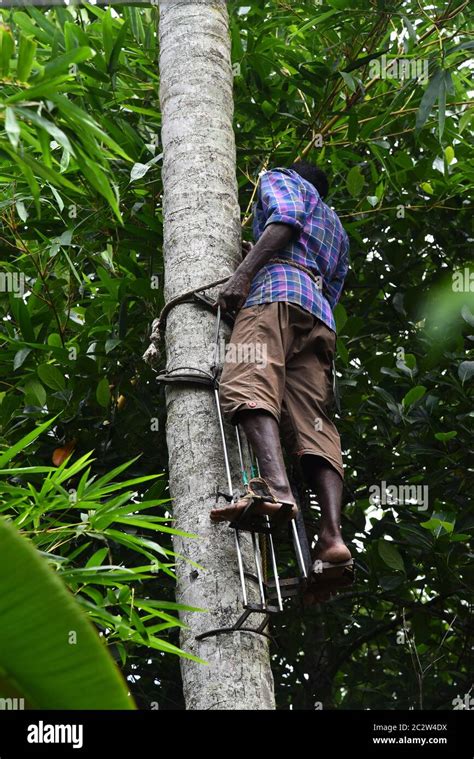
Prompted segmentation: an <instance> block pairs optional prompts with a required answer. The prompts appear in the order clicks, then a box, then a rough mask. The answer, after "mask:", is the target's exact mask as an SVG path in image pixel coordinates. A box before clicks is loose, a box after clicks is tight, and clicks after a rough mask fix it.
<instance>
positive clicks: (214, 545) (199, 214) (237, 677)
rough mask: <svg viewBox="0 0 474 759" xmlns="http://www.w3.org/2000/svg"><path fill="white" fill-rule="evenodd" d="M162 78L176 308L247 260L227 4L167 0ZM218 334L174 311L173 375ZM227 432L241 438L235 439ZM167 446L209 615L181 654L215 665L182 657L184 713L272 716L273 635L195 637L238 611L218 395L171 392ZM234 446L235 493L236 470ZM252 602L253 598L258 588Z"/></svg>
mask: <svg viewBox="0 0 474 759" xmlns="http://www.w3.org/2000/svg"><path fill="white" fill-rule="evenodd" d="M160 81H161V84H160V102H161V112H162V141H163V152H164V163H163V186H164V259H165V298H166V301H168V300H170V299H171V298H173V297H175V296H177V295H179V294H181V293H183V292H185V291H187V290H189V289H191V288H193V287H199V286H200V285H203V284H206V283H207V282H212V281H213V280H216V279H219V278H220V277H223V276H226V275H227V274H229V273H231V272H232V271H233V270H234V269H235V267H236V265H237V264H238V261H239V258H240V252H239V250H240V212H239V207H238V199H237V184H236V166H235V140H234V133H233V128H232V116H233V79H232V67H231V59H230V40H229V33H228V16H227V8H226V3H225V2H224V1H223V0H213V2H209V0H204V1H203V0H194V2H188V1H187V0H166V2H163V3H162V5H160ZM211 295H215V292H214V293H211ZM214 329H215V318H214V317H213V315H212V314H210V313H208V312H206V311H204V310H202V309H201V308H200V307H199V306H197V305H193V304H182V305H178V306H177V307H175V308H174V309H173V310H172V311H171V312H170V314H169V316H168V320H167V329H166V347H167V355H168V360H167V368H168V369H173V368H175V367H178V366H187V367H197V368H201V369H207V370H209V368H210V365H211V362H212V344H213V336H214ZM228 432H229V439H230V440H232V442H234V441H235V432H234V431H233V430H228ZM167 443H168V452H169V472H170V491H171V496H172V499H173V515H174V518H175V520H176V521H175V526H176V527H177V528H178V529H180V530H184V531H187V532H192V533H197V534H198V536H199V537H198V538H197V539H190V538H184V539H182V538H175V540H174V548H175V550H176V552H177V553H178V554H181V556H183V557H187V558H188V559H192V560H193V561H195V562H197V563H198V564H199V565H200V566H199V567H198V568H196V569H194V568H193V567H192V566H191V565H190V564H189V563H187V562H185V561H184V560H183V559H181V558H180V559H178V562H177V579H178V582H177V600H178V602H180V603H182V604H186V605H189V606H193V607H200V608H202V609H207V610H208V612H207V613H199V612H183V613H182V614H181V619H182V620H183V621H184V622H185V623H186V625H188V629H184V630H182V632H181V645H182V647H183V648H184V649H185V650H187V651H189V652H191V653H193V654H195V655H196V656H199V657H200V658H202V659H204V660H205V661H206V662H207V664H198V663H195V662H192V661H189V660H182V667H181V668H182V675H183V686H184V696H185V700H186V705H187V709H219V710H227V709H274V708H275V704H274V696H273V677H272V673H271V668H270V658H269V651H268V641H267V640H266V639H265V638H262V637H261V636H258V635H254V634H252V633H226V634H224V635H220V636H217V637H212V638H208V639H205V640H203V641H196V639H195V636H196V635H197V634H199V633H201V632H204V631H206V630H209V629H211V628H216V627H222V626H228V625H229V624H232V623H233V622H234V621H235V620H236V619H237V618H238V616H239V615H240V613H241V611H242V606H241V590H240V582H239V576H238V571H237V569H238V568H237V560H236V553H235V547H234V536H233V531H232V530H231V529H229V527H228V526H227V525H218V526H216V525H212V524H211V522H210V519H209V511H210V509H211V508H212V507H213V506H215V504H216V496H215V493H216V491H217V490H218V489H219V490H224V491H225V490H227V485H226V478H225V470H224V458H223V453H222V447H221V443H220V437H219V428H218V423H217V416H216V409H215V401H214V398H213V395H212V392H211V391H210V390H208V389H207V388H205V387H198V386H195V387H190V388H188V387H183V386H179V385H172V386H169V387H168V388H167ZM231 448H232V450H231V462H232V471H233V475H234V480H233V482H234V486H237V485H238V484H239V480H238V471H239V469H238V465H237V461H236V450H235V447H234V445H232V447H231ZM245 538H246V539H245V541H244V542H245V553H246V554H247V561H248V560H249V559H250V556H249V547H250V546H249V539H248V536H245ZM250 598H251V600H254V599H255V600H256V595H254V591H252V592H251V594H250ZM256 621H257V622H258V621H259V619H257V620H256Z"/></svg>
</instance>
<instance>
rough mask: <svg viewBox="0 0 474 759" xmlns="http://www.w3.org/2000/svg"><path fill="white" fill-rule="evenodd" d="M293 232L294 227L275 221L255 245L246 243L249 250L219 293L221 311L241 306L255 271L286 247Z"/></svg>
mask: <svg viewBox="0 0 474 759" xmlns="http://www.w3.org/2000/svg"><path fill="white" fill-rule="evenodd" d="M294 232H295V229H294V227H293V226H291V225H290V224H281V223H277V222H276V223H272V224H269V225H268V226H267V227H266V228H265V230H264V232H263V234H262V236H261V237H260V239H259V241H258V242H257V243H256V244H255V245H253V246H251V247H250V244H248V243H247V250H248V251H249V252H248V253H247V255H246V257H245V258H244V260H243V261H242V263H241V264H240V266H239V267H238V268H237V269H236V271H235V273H234V275H233V276H232V277H231V279H229V281H228V282H227V283H226V284H225V285H224V287H223V288H222V290H221V291H220V293H219V298H218V304H219V306H220V307H221V311H222V312H223V313H225V312H226V311H230V312H231V313H232V312H237V311H239V309H241V308H242V306H243V304H244V303H245V301H246V300H247V296H248V294H249V291H250V286H251V284H252V280H253V278H254V277H255V275H256V274H257V272H258V271H260V269H261V268H262V266H265V264H266V263H268V261H269V260H270V259H271V258H272V257H273V256H274V255H275V254H276V253H278V252H279V251H281V250H284V248H286V246H287V245H288V243H289V242H290V240H291V238H292V237H293V234H294Z"/></svg>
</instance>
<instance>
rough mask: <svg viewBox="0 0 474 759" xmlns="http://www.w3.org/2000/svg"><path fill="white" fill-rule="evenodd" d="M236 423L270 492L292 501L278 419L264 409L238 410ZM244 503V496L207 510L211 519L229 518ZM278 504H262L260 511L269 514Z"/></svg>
mask: <svg viewBox="0 0 474 759" xmlns="http://www.w3.org/2000/svg"><path fill="white" fill-rule="evenodd" d="M237 421H238V424H240V425H241V426H242V428H243V430H244V432H245V435H246V437H247V440H248V441H249V443H250V445H251V446H252V449H253V451H254V453H255V456H256V457H257V460H258V464H259V468H260V475H261V477H263V479H264V480H265V481H266V482H267V483H268V485H269V486H270V488H271V490H272V492H273V493H274V495H275V496H276V498H278V499H279V500H281V501H287V502H290V503H294V502H295V500H294V496H293V493H292V491H291V488H290V483H289V482H288V476H287V473H286V468H285V464H284V461H283V453H282V450H281V444H280V431H279V428H278V423H277V421H276V419H275V418H274V417H273V416H272V414H270V413H268V412H266V411H259V410H255V411H247V410H246V411H240V412H239V413H238V415H237ZM246 506H247V502H246V501H245V500H240V501H238V502H237V503H236V504H232V506H226V507H224V508H220V509H213V510H212V511H211V519H213V520H214V521H217V520H219V521H220V520H229V519H235V518H237V516H238V514H239V512H241V511H242V510H243V509H244V508H245V507H246ZM279 508H280V507H279V506H275V505H272V504H270V503H269V504H264V505H263V506H262V507H261V509H259V510H261V511H262V513H265V514H269V515H271V514H273V513H275V512H276V511H278V510H279ZM296 513H297V508H296V506H295V507H294V509H293V513H292V516H293V517H294V516H296Z"/></svg>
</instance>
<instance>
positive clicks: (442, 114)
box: [438, 71, 449, 141]
mask: <svg viewBox="0 0 474 759" xmlns="http://www.w3.org/2000/svg"><path fill="white" fill-rule="evenodd" d="M448 74H449V72H448V71H445V72H444V76H443V77H442V78H441V80H440V83H439V87H438V136H439V139H440V141H441V139H442V137H443V134H444V125H445V122H446V76H447V75H448Z"/></svg>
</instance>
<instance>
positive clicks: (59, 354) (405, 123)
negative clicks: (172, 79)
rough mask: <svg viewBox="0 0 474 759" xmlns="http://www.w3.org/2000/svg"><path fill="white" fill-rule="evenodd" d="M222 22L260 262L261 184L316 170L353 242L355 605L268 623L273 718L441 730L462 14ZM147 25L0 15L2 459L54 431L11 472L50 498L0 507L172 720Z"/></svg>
mask: <svg viewBox="0 0 474 759" xmlns="http://www.w3.org/2000/svg"><path fill="white" fill-rule="evenodd" d="M229 12H230V16H231V33H232V59H233V63H234V70H235V131H236V139H237V157H238V182H239V191H240V200H241V207H242V211H243V221H244V235H245V236H249V235H250V231H249V223H248V221H249V213H250V209H251V203H252V200H253V195H254V191H255V184H256V181H257V179H258V174H259V172H260V171H261V170H262V169H265V168H267V167H271V166H278V165H280V166H281V165H288V164H289V163H290V162H292V161H293V160H295V159H296V157H297V156H303V155H304V156H306V157H307V158H308V159H310V160H314V161H315V162H317V163H319V164H320V165H322V166H324V167H325V168H326V169H327V170H328V173H329V174H330V177H331V181H332V192H331V196H330V199H329V203H330V204H331V205H334V207H335V208H336V210H337V211H338V213H339V214H340V216H341V219H342V221H343V223H344V225H345V227H346V229H347V231H348V233H349V235H350V238H351V263H352V268H351V272H350V275H349V277H348V280H347V283H346V288H345V293H344V296H343V300H342V304H341V305H340V306H339V307H338V309H337V320H338V331H339V337H338V350H339V357H338V370H339V374H340V385H341V392H342V402H343V407H342V413H341V416H340V419H339V422H338V424H339V428H340V431H341V435H342V439H343V448H344V451H345V461H346V467H347V484H348V487H349V489H350V491H351V499H352V500H351V502H350V503H349V504H348V505H347V507H346V509H345V517H344V530H345V534H346V536H347V538H348V539H349V540H351V541H353V542H354V544H355V545H356V546H357V549H358V553H357V564H358V583H357V586H356V587H355V588H353V589H351V591H350V592H347V593H344V594H343V595H341V596H340V597H338V598H337V600H335V601H333V602H332V603H331V604H326V605H325V606H324V607H321V608H320V609H317V610H313V611H311V612H306V613H305V615H304V617H303V616H302V615H300V614H296V615H295V614H294V613H288V614H285V615H283V617H282V618H281V619H278V620H277V621H276V623H275V626H274V633H275V635H276V637H277V639H278V641H279V647H278V649H275V650H274V651H275V652H274V674H275V680H276V688H277V699H278V705H279V708H282V709H288V708H293V709H313V708H315V705H316V708H317V706H318V704H320V703H322V704H323V705H324V708H332V707H335V708H344V709H346V708H371V709H375V708H379V709H387V708H389V709H394V708H395V709H396V708H420V707H421V708H435V709H450V708H452V707H453V699H455V698H456V697H457V696H458V695H459V696H461V698H462V697H463V696H464V694H465V693H468V692H469V691H470V688H471V686H472V683H471V681H470V675H469V672H472V636H473V629H472V621H471V620H470V611H471V607H472V594H471V590H472V581H473V569H472V553H471V552H470V548H469V538H470V535H471V533H472V529H473V525H474V519H473V514H472V507H470V506H469V502H468V492H469V490H470V486H471V488H472V480H471V482H470V483H469V482H468V475H469V469H468V466H467V461H468V458H467V457H468V452H469V446H470V445H471V435H470V434H469V432H470V422H471V427H472V415H473V412H472V402H471V398H470V390H471V387H472V375H473V367H474V362H473V360H472V340H473V336H472V334H471V333H472V326H473V323H474V319H473V316H472V311H473V310H474V308H473V305H472V297H473V296H472V290H471V289H470V288H474V284H471V285H470V284H469V279H468V277H469V274H471V276H472V262H471V269H469V268H468V267H469V263H470V260H469V252H470V243H472V236H471V234H470V231H469V220H470V218H471V215H472V206H471V205H470V203H471V200H470V189H471V187H472V184H473V170H472V164H471V165H470V164H469V142H471V141H472V136H473V129H472V110H471V111H470V110H469V108H468V103H469V96H470V91H469V88H470V73H471V70H472V69H471V67H470V64H469V63H468V59H469V51H470V50H471V49H472V47H473V44H474V43H473V42H472V40H471V37H470V33H469V23H470V18H469V15H468V3H467V2H461V1H460V0H456V2H444V3H443V2H440V3H433V4H432V5H430V6H423V5H420V4H419V3H418V2H415V1H414V0H413V1H412V0H406V1H405V2H398V3H397V2H393V3H392V2H390V3H389V2H383V1H379V2H371V3H369V4H367V3H364V2H362V0H356V1H355V2H349V0H328V2H324V3H321V4H319V3H315V2H303V1H300V2H294V3H291V4H290V3H287V2H282V1H281V2H280V1H279V0H269V1H268V2H264V1H263V0H262V2H259V3H251V4H250V5H248V6H243V5H242V4H241V3H237V2H234V1H232V2H230V3H229ZM157 16H158V11H157V9H156V8H153V7H150V8H143V7H135V6H127V7H122V6H120V7H117V8H116V9H113V10H110V9H108V8H99V7H95V6H91V5H84V6H82V7H80V8H78V7H69V8H66V7H64V8H61V7H56V8H51V9H49V10H44V9H41V10H39V9H35V8H23V9H21V10H15V9H11V10H2V11H1V12H0V35H1V46H0V51H1V58H0V65H1V71H0V78H1V82H2V90H1V97H0V185H1V189H2V193H1V198H0V227H1V229H0V255H1V262H0V264H1V265H0V271H1V272H2V273H8V272H9V273H10V274H11V275H15V274H18V273H22V274H24V276H25V277H26V296H25V298H21V297H16V295H15V293H13V292H11V291H10V292H6V291H5V287H4V288H3V292H0V309H1V316H2V326H1V334H0V342H1V346H2V351H1V354H0V371H1V378H2V379H1V385H0V436H1V437H0V445H1V449H2V450H8V449H11V446H13V445H14V444H15V443H17V442H18V441H19V440H20V439H21V438H22V437H24V435H26V434H27V433H28V432H29V431H31V430H32V429H33V428H34V427H35V425H37V424H39V423H41V422H43V421H44V420H45V419H51V418H52V417H55V419H54V421H53V423H52V424H51V426H50V427H49V431H46V430H45V431H44V433H43V434H42V435H41V436H39V437H37V438H36V439H35V440H33V441H32V442H31V444H30V445H29V446H28V447H25V446H24V445H20V446H18V451H15V456H14V457H12V458H10V463H9V466H15V467H16V469H18V468H19V467H20V468H21V467H34V468H35V471H31V470H30V471H29V472H24V471H23V472H22V471H15V472H10V473H9V474H8V475H7V476H6V475H5V474H4V479H3V481H2V483H1V485H0V491H1V500H0V503H1V510H2V511H3V513H5V514H7V515H9V516H11V517H12V518H14V520H15V522H16V524H17V525H18V526H19V527H20V528H21V529H22V530H23V531H25V533H26V534H28V535H29V536H30V537H32V538H33V540H34V541H35V542H36V544H37V546H38V548H40V550H42V551H43V553H44V554H46V555H47V556H48V557H49V559H50V561H51V562H52V563H53V564H54V566H55V567H56V568H57V569H58V571H60V572H61V573H63V576H64V579H65V580H66V581H67V582H68V584H69V586H70V587H71V588H72V590H73V592H74V593H75V594H76V595H77V597H78V598H79V599H80V600H81V603H82V604H83V605H84V606H86V608H87V609H88V610H89V611H90V613H91V614H92V616H93V619H94V621H95V622H96V624H97V625H98V626H99V628H100V629H101V630H102V633H103V634H104V635H105V636H106V637H107V640H108V642H109V644H110V646H111V650H112V651H113V652H114V655H115V656H116V658H117V659H118V660H119V661H120V662H121V666H122V668H123V670H124V672H125V674H126V675H127V676H128V678H129V681H130V682H131V684H132V689H133V691H134V694H135V696H136V697H137V700H138V703H139V705H141V706H143V707H144V708H153V707H152V704H156V703H158V704H159V706H160V708H162V709H163V708H164V709H167V708H168V709H169V708H183V703H182V695H181V690H180V684H179V664H178V658H177V657H176V656H174V655H173V656H171V655H170V654H169V653H167V652H166V651H167V649H168V648H171V646H172V645H173V644H175V645H177V642H178V641H177V629H178V626H179V622H178V619H177V613H176V607H175V605H174V604H173V572H172V562H173V556H172V553H171V545H170V542H169V537H168V535H169V530H170V529H172V528H171V527H170V522H169V519H168V517H169V513H168V512H167V510H166V509H167V501H166V499H167V492H166V461H167V458H166V444H165V438H164V416H163V415H164V403H163V397H162V394H161V391H160V390H159V389H158V387H157V385H156V383H155V382H154V374H153V371H152V370H151V369H149V368H148V367H146V366H145V365H144V364H143V363H142V362H141V361H140V357H141V355H142V353H143V351H144V349H145V347H146V346H147V334H148V330H149V324H150V322H151V320H152V318H153V317H154V316H155V315H156V314H157V313H158V311H159V310H160V308H161V306H162V305H163V294H162V288H161V284H162V255H161V246H162V229H161V225H162V215H161V192H162V186H161V175H160V160H161V155H160V111H159V100H158V88H159V76H158V50H157V38H156V30H157ZM382 54H385V55H386V56H387V57H388V58H389V59H390V58H397V57H398V58H400V57H401V58H403V59H408V60H412V61H417V60H418V61H421V62H422V63H423V65H427V66H428V67H429V68H428V76H429V82H428V83H425V84H422V83H419V82H418V83H417V82H416V81H415V80H414V79H413V78H409V79H400V78H398V79H397V78H395V79H394V78H379V77H377V76H374V70H375V67H376V66H377V61H379V60H382V59H381V56H382ZM374 61H375V64H374ZM425 61H426V64H425V63H424V62H425ZM402 206H403V208H401V207H402ZM466 268H467V275H466V276H464V270H465V269H466ZM458 271H461V272H463V281H462V285H460V286H459V287H457V288H456V287H455V286H454V285H453V282H454V279H453V275H454V278H456V276H457V275H456V272H458ZM456 281H457V280H456ZM157 368H158V369H159V368H160V367H157ZM471 397H472V396H471ZM90 451H92V452H93V454H92V458H93V461H89V457H87V453H88V452H90ZM71 452H72V453H73V456H72V459H71V460H70V463H69V464H66V465H64V463H62V462H63V461H64V458H65V456H66V455H67V454H69V453H71ZM84 456H85V457H86V458H85V459H83V462H82V463H83V466H81V457H84ZM132 459H133V461H132V463H130V465H129V466H128V467H124V469H123V470H122V471H120V470H118V471H117V472H115V473H114V474H113V475H112V477H111V478H110V479H111V480H113V482H114V483H115V484H113V485H112V486H111V488H112V489H111V491H110V492H107V489H106V483H105V482H103V483H102V488H105V490H104V492H102V491H101V488H97V487H95V492H92V493H91V492H90V491H91V490H92V491H94V485H93V483H92V481H91V478H92V477H94V476H95V477H100V476H102V477H103V476H107V473H110V472H111V470H112V469H113V468H114V467H118V466H120V465H122V464H125V463H126V462H129V461H130V460H132ZM76 462H78V463H77V464H76ZM58 466H59V468H61V466H62V467H63V468H64V467H66V468H65V471H66V475H65V476H64V477H61V476H58V473H57V471H56V473H55V470H57V468H58ZM89 466H90V467H91V469H90V471H89V474H87V470H86V467H87V468H88V467H89ZM42 467H44V468H46V469H41V468H42ZM67 467H70V469H67ZM36 470H38V471H36ZM157 473H158V474H160V475H161V476H160V477H158V478H157V477H156V476H155V475H156V474H157ZM152 475H153V478H152V479H150V480H149V481H147V480H146V479H144V478H146V477H148V476H150V477H151V476H152ZM58 480H60V481H59V482H58ZM120 480H122V483H120ZM128 480H131V483H130V484H129V485H127V481H128ZM135 480H136V481H135ZM383 481H385V482H386V483H387V484H394V485H397V486H399V485H421V486H428V488H429V504H428V508H427V509H426V510H420V509H419V508H418V506H419V504H418V505H417V504H416V503H407V502H405V503H394V504H385V505H384V504H382V505H380V507H379V506H377V505H374V504H371V503H370V501H369V495H370V492H371V491H370V488H371V487H372V486H373V485H380V484H381V483H382V482H383ZM81 482H82V483H83V485H82V486H81V485H80V483H81ZM51 483H53V484H51ZM150 483H151V484H150ZM121 485H123V487H121ZM81 487H82V489H81ZM61 488H62V490H61ZM124 488H125V489H124ZM71 491H72V492H73V494H74V498H71ZM120 493H121V495H119V494H120ZM144 502H145V504H144ZM140 504H141V508H140ZM143 504H144V505H143ZM101 509H102V512H101ZM147 509H148V513H149V515H148V516H145V515H144V511H145V510H147ZM104 511H105V512H107V511H108V513H109V517H110V521H109V519H105V520H101V519H100V515H101V513H103V512H104ZM311 521H315V522H317V506H316V505H315V504H314V503H313V506H312V509H311V515H310V519H309V522H311ZM190 539H191V538H190ZM101 566H102V570H100V569H99V567H101ZM158 599H162V600H161V601H158ZM171 650H173V649H171Z"/></svg>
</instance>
